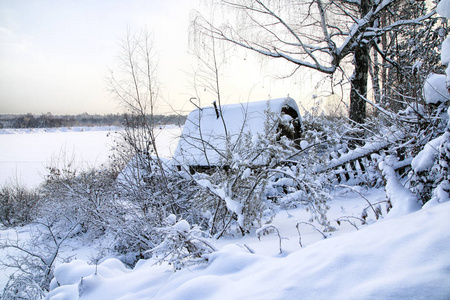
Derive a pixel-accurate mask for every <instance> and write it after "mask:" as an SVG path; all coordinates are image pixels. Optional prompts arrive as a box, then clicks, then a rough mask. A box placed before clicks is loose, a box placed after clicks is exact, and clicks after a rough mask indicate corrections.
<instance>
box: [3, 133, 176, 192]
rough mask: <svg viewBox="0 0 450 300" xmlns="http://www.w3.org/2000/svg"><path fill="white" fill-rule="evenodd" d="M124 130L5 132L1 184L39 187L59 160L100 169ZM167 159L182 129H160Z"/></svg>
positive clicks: (161, 152) (161, 146) (159, 139)
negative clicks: (48, 170)
mask: <svg viewBox="0 0 450 300" xmlns="http://www.w3.org/2000/svg"><path fill="white" fill-rule="evenodd" d="M118 131H120V128H114V127H89V128H87V127H74V128H58V129H1V130H0V184H5V183H7V182H10V181H14V182H15V181H16V180H18V181H19V182H20V183H21V184H24V185H26V186H28V187H35V186H37V185H39V183H41V182H42V180H43V177H44V176H45V175H46V167H47V166H51V165H52V164H54V163H55V162H57V161H58V160H59V161H61V160H64V159H65V160H68V159H72V158H73V160H74V162H75V164H76V165H77V166H78V167H84V168H86V167H90V166H98V165H100V164H102V163H105V162H107V161H108V157H109V155H110V153H111V147H112V146H113V144H114V139H115V138H116V137H117V136H118V133H117V132H118ZM158 131H159V132H158V137H157V141H158V145H159V148H160V154H161V156H163V157H167V158H169V157H171V155H172V152H173V151H174V150H175V147H176V144H177V142H178V137H179V135H180V133H181V128H179V127H176V126H166V127H165V128H164V129H161V130H158Z"/></svg>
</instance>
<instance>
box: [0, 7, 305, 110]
mask: <svg viewBox="0 0 450 300" xmlns="http://www.w3.org/2000/svg"><path fill="white" fill-rule="evenodd" d="M199 2H200V1H199V0H165V1H160V0H127V1H125V0H96V1H91V0H76V1H75V0H0V113H28V112H30V113H34V114H41V113H47V112H51V113H53V114H78V113H83V112H88V113H100V114H103V113H115V112H119V110H118V105H117V103H115V102H114V101H112V100H111V97H110V95H109V94H108V92H107V89H108V86H107V84H106V80H105V79H106V77H107V75H108V70H110V69H114V67H115V64H116V63H117V54H118V52H119V46H118V41H119V39H120V38H121V37H123V36H124V35H125V33H126V31H127V28H130V29H131V31H139V30H140V29H142V28H144V27H146V28H148V29H149V30H150V31H152V32H153V34H154V40H155V43H156V48H157V51H158V53H159V59H160V61H159V80H160V81H161V82H162V91H163V96H164V99H165V100H166V101H170V103H171V105H172V106H173V107H174V108H176V109H184V110H187V111H189V110H191V109H192V108H193V107H192V105H190V104H188V100H189V98H190V97H191V96H193V95H192V86H190V84H189V82H188V80H187V78H186V77H187V76H186V73H189V72H191V71H192V66H193V65H195V63H194V62H193V57H192V56H191V55H189V54H188V26H189V22H190V19H189V16H190V12H191V11H192V10H193V9H199ZM244 58H245V60H244ZM233 61H234V63H235V65H230V66H228V67H227V74H225V75H224V78H226V84H225V86H224V88H225V89H226V90H225V91H224V93H225V94H226V95H227V97H226V99H225V101H227V102H230V103H231V102H239V101H240V102H245V101H248V100H262V99H267V98H268V97H269V96H270V97H273V98H278V97H284V96H287V95H288V94H290V96H291V97H294V98H297V99H296V100H297V102H300V101H303V100H302V99H298V98H299V97H300V89H299V86H298V85H297V84H296V82H294V81H293V80H289V81H285V82H279V81H276V80H274V79H273V78H272V77H270V76H269V75H270V74H268V73H267V70H262V69H261V68H260V67H259V65H260V62H259V61H258V60H257V59H253V58H251V59H249V56H246V57H237V58H235V59H234V60H233ZM269 69H270V67H269ZM269 73H270V72H269ZM299 80H301V81H303V83H304V80H305V78H302V79H299ZM302 97H303V98H304V97H308V96H307V95H302ZM212 100H214V99H211V101H212ZM208 101H209V99H206V100H204V102H207V103H202V105H208V104H209V103H208ZM160 112H161V113H166V112H170V109H169V108H168V107H167V106H165V105H161V106H160Z"/></svg>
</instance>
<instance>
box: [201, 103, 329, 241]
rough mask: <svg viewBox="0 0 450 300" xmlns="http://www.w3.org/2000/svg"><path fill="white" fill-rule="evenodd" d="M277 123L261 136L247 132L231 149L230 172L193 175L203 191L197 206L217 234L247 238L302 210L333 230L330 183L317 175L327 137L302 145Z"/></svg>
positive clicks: (268, 125) (270, 115)
mask: <svg viewBox="0 0 450 300" xmlns="http://www.w3.org/2000/svg"><path fill="white" fill-rule="evenodd" d="M266 114H267V119H268V120H273V119H275V118H279V116H276V115H275V114H273V113H271V112H270V111H266ZM279 122H280V123H281V122H283V120H282V119H281V118H280V120H279ZM274 123H275V124H277V122H269V121H268V122H266V123H265V128H264V132H262V133H259V134H255V135H250V134H245V133H243V134H242V135H241V136H240V138H239V139H238V140H237V141H236V143H234V144H233V147H231V148H229V152H228V157H229V159H228V160H227V162H226V165H225V167H219V168H215V169H214V170H213V172H210V173H209V174H206V173H196V174H195V175H194V176H193V178H194V180H195V181H196V183H197V184H198V186H200V187H201V188H200V189H199V192H198V194H197V195H196V196H195V200H196V204H197V207H198V210H200V211H202V212H203V213H204V216H205V217H206V218H208V219H209V221H208V228H209V231H210V233H211V235H214V236H215V237H221V236H223V235H224V234H235V233H239V234H242V235H244V234H247V233H249V232H251V231H252V229H254V228H259V227H261V226H262V225H263V224H264V223H266V222H270V221H271V219H272V218H273V216H274V215H275V214H276V212H277V211H278V209H279V208H283V209H286V208H292V207H297V206H302V207H304V208H305V209H306V210H308V211H310V212H311V215H312V217H311V218H312V219H315V220H317V221H319V223H320V224H321V225H324V226H328V222H327V220H326V211H327V209H328V206H327V205H326V202H327V200H328V194H327V192H326V189H325V185H326V180H320V179H319V176H318V175H316V174H315V172H316V170H317V166H318V164H319V163H320V161H321V160H320V154H319V153H321V152H323V151H326V147H322V148H321V146H323V144H325V142H324V143H322V142H320V139H321V138H322V139H323V136H324V135H327V133H326V132H322V133H320V135H319V134H318V135H317V136H314V137H311V139H313V140H314V141H311V142H307V141H305V140H302V141H300V142H299V143H298V142H297V143H296V142H294V141H292V140H290V139H287V138H286V137H284V136H281V135H280V132H278V131H277V130H276V128H275V130H274V127H273V124H274ZM317 141H319V142H317ZM302 147H303V148H302Z"/></svg>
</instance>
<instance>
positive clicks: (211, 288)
mask: <svg viewBox="0 0 450 300" xmlns="http://www.w3.org/2000/svg"><path fill="white" fill-rule="evenodd" d="M449 215H450V203H444V204H440V205H437V206H435V207H432V208H429V209H422V210H420V211H417V212H415V213H412V214H409V215H406V216H402V217H397V218H392V219H389V220H382V221H379V222H377V223H375V224H373V225H371V226H368V227H366V228H365V229H363V230H359V231H355V232H353V233H349V234H346V235H342V236H339V237H335V238H331V239H327V240H322V241H319V242H317V243H315V244H313V245H310V246H308V247H306V248H302V249H300V250H298V251H295V252H293V253H291V254H290V255H287V256H285V257H280V256H278V257H273V256H263V255H259V254H251V253H249V252H248V251H247V250H246V249H245V248H241V247H238V246H236V245H228V246H225V247H224V248H223V249H222V250H220V251H218V252H216V253H213V254H211V255H210V256H209V261H210V263H209V264H208V265H202V266H197V267H191V268H186V269H183V270H181V271H178V272H176V273H172V272H171V271H170V270H171V268H170V267H168V266H164V265H154V262H153V261H151V260H148V261H140V262H139V263H138V264H137V266H136V267H135V268H134V269H133V270H127V269H125V268H123V266H121V264H120V263H119V261H118V260H116V259H108V260H106V261H104V262H103V263H101V264H100V265H99V266H98V268H97V272H96V267H95V266H90V265H88V264H87V263H85V262H83V261H73V262H71V263H69V264H63V265H61V266H59V267H57V269H56V270H55V278H54V280H53V283H52V286H53V288H54V290H53V291H52V292H51V293H50V294H49V297H48V298H49V299H298V298H299V297H301V298H302V299H449V298H450V281H449V278H450V247H449V245H450V232H449V231H448V228H450V218H448V216H449Z"/></svg>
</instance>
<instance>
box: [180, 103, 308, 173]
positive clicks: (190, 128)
mask: <svg viewBox="0 0 450 300" xmlns="http://www.w3.org/2000/svg"><path fill="white" fill-rule="evenodd" d="M267 112H271V113H272V114H273V116H279V117H272V118H270V117H268V114H267ZM280 117H281V118H280ZM280 119H281V120H283V125H281V124H279V123H280V122H279V120H280ZM267 122H272V123H274V124H273V125H274V126H271V128H273V133H274V134H277V133H281V135H285V136H287V137H288V138H290V139H292V140H296V141H298V140H299V139H300V135H301V118H300V113H299V109H298V106H297V103H296V102H295V100H294V99H292V98H290V97H287V98H278V99H271V100H265V101H257V102H248V103H244V104H230V105H222V106H221V107H217V106H216V105H214V106H210V107H203V108H198V109H195V110H194V111H192V112H191V113H190V114H189V115H188V117H187V120H186V123H185V125H184V128H183V131H182V134H181V137H180V140H179V143H178V146H177V148H176V150H175V153H174V157H173V158H174V165H175V166H177V167H178V169H179V170H181V169H186V170H190V172H191V173H193V172H194V171H200V170H206V169H209V168H211V167H219V166H220V167H223V166H225V165H226V161H225V160H226V153H227V144H228V145H234V144H235V143H236V141H237V140H238V138H239V137H241V136H242V135H243V134H250V136H254V135H257V134H258V133H263V132H264V126H265V125H266V124H267ZM275 123H277V124H275ZM227 139H228V143H227Z"/></svg>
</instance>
